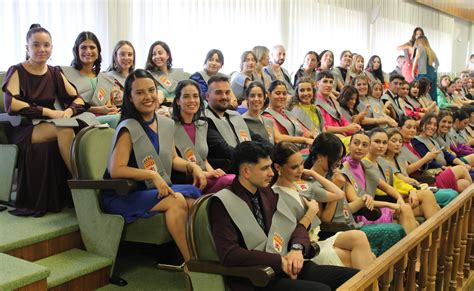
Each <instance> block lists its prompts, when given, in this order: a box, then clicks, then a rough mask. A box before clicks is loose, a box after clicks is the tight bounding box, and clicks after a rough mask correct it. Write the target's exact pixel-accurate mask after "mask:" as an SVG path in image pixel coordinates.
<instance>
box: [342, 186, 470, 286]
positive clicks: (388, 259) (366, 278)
mask: <svg viewBox="0 0 474 291" xmlns="http://www.w3.org/2000/svg"><path fill="white" fill-rule="evenodd" d="M473 195H474V185H471V186H470V187H468V188H467V189H466V190H464V191H463V192H462V193H461V194H459V196H458V197H456V199H454V200H453V201H451V202H450V203H449V204H448V205H447V206H445V207H444V208H443V209H441V210H440V211H439V212H438V213H436V214H435V215H434V216H433V217H431V218H430V219H428V220H426V221H425V222H424V223H423V224H422V225H420V226H419V227H417V228H416V229H415V230H414V231H412V232H411V233H410V234H408V235H407V236H406V237H404V238H403V239H402V240H400V241H399V242H398V243H396V244H395V245H394V246H393V247H391V248H390V249H389V250H388V251H386V252H385V253H384V254H382V255H381V256H380V257H378V258H377V259H376V260H375V261H374V262H373V263H372V264H371V265H370V266H368V267H367V268H364V269H363V270H361V271H360V272H359V273H357V274H356V275H355V276H354V277H352V278H351V279H350V280H348V281H347V282H346V283H344V284H343V285H342V286H340V287H339V288H338V289H337V290H338V291H342V290H365V289H366V288H369V287H371V286H374V284H376V282H377V280H379V279H380V281H381V283H382V284H387V283H390V282H387V281H388V280H389V281H392V278H393V279H395V281H398V283H400V280H397V274H391V272H392V271H393V270H394V269H395V270H397V268H398V269H399V270H401V269H400V268H399V266H400V265H403V266H404V267H403V270H404V269H405V267H406V265H407V264H406V262H407V261H408V260H410V259H409V253H410V252H412V253H413V252H415V253H416V249H417V248H418V247H419V246H421V245H422V243H423V244H424V246H425V249H426V247H427V248H428V250H429V247H430V246H432V247H433V248H436V247H437V245H436V244H435V242H439V236H440V234H441V230H442V228H443V225H444V226H448V227H449V226H450V224H449V222H451V225H456V221H457V220H458V215H459V212H460V210H462V209H463V207H465V206H466V205H467V207H465V208H464V209H463V210H465V212H467V211H468V209H467V208H469V209H470V208H471V207H472V206H473V205H472V197H473ZM473 211H474V210H473ZM467 213H470V214H471V217H467V218H466V219H465V220H462V221H461V222H459V224H461V223H463V222H465V223H466V224H467V225H469V226H470V222H469V221H470V219H471V218H472V211H471V212H467ZM452 217H454V218H455V219H454V220H453V219H451V218H452ZM466 228H467V226H464V224H463V225H460V226H457V227H456V229H453V230H451V231H453V232H455V233H456V230H458V232H459V234H461V230H463V229H466ZM469 228H470V229H472V228H471V226H470V227H469ZM453 237H454V236H453ZM428 240H429V241H428ZM453 243H454V241H453ZM457 251H458V252H459V249H458V250H457ZM454 252H455V254H456V250H454ZM424 255H427V254H426V253H425V254H424ZM467 256H468V257H469V254H467ZM433 257H435V258H436V255H434V256H433ZM457 259H458V260H459V259H461V260H463V262H464V260H465V258H464V257H463V258H459V255H458V257H457ZM424 261H425V260H424ZM404 262H405V263H404ZM403 263H404V264H403ZM425 268H426V269H428V268H429V266H426V267H425ZM452 268H456V270H457V268H458V266H456V265H454V266H452ZM431 271H432V270H431ZM425 272H426V271H425ZM446 275H448V277H447V278H451V273H450V274H447V273H446ZM459 275H460V274H458V276H459ZM407 277H410V276H407ZM387 278H389V279H387ZM398 279H400V278H398ZM428 281H429V282H430V283H432V284H434V278H428ZM401 282H403V278H402V279H401ZM393 283H395V284H397V283H396V282H393ZM424 283H425V282H424ZM444 283H445V284H448V283H451V282H446V280H445V282H444ZM425 284H426V283H425ZM445 286H447V285H445ZM397 287H398V288H396V290H402V289H399V288H403V286H397ZM458 287H460V286H458ZM430 289H431V288H430ZM441 289H443V288H441Z"/></svg>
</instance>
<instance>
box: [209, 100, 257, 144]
mask: <svg viewBox="0 0 474 291" xmlns="http://www.w3.org/2000/svg"><path fill="white" fill-rule="evenodd" d="M225 114H227V116H228V121H229V122H230V123H231V124H232V126H233V127H234V130H235V132H234V131H233V130H232V128H231V126H230V124H229V123H228V122H227V120H223V118H220V117H218V116H216V115H215V114H214V112H212V111H211V110H210V109H209V108H206V117H207V118H209V119H210V120H211V121H212V122H214V125H215V126H216V128H217V131H218V132H219V133H220V134H221V135H222V137H223V138H224V140H225V141H226V142H227V144H228V145H230V146H232V147H236V146H237V144H239V143H241V142H244V141H249V140H251V137H250V132H249V129H248V127H247V124H245V121H244V119H243V118H242V116H241V115H240V114H239V113H238V112H236V111H233V110H227V111H226V112H225ZM224 118H225V117H224ZM236 138H237V139H236Z"/></svg>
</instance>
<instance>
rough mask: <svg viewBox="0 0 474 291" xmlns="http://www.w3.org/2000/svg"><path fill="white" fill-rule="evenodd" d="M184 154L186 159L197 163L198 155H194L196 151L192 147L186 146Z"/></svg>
mask: <svg viewBox="0 0 474 291" xmlns="http://www.w3.org/2000/svg"><path fill="white" fill-rule="evenodd" d="M184 156H185V157H186V159H187V160H188V161H190V162H191V163H195V164H197V159H196V156H195V155H194V152H193V149H192V148H186V149H185V150H184Z"/></svg>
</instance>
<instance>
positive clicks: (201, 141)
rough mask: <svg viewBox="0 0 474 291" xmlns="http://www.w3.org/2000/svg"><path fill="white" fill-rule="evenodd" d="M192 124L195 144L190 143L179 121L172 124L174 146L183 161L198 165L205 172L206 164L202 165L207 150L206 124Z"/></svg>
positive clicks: (202, 122) (200, 121)
mask: <svg viewBox="0 0 474 291" xmlns="http://www.w3.org/2000/svg"><path fill="white" fill-rule="evenodd" d="M194 124H195V127H196V140H195V143H193V142H192V141H191V139H190V138H189V135H188V134H187V133H186V130H184V128H183V126H182V125H181V123H180V122H179V121H175V122H174V126H175V132H174V140H175V146H176V148H177V149H178V152H179V154H180V156H181V157H182V158H183V159H185V160H187V161H190V162H192V163H195V164H198V165H199V167H201V169H203V170H206V164H205V163H204V160H206V158H207V154H208V150H209V149H208V147H207V141H206V137H207V122H204V121H202V120H198V121H196V122H195V123H194Z"/></svg>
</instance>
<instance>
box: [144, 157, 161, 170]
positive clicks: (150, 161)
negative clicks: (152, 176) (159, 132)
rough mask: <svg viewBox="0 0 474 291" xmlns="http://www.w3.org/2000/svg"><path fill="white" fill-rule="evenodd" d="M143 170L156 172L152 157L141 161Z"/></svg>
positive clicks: (156, 168)
mask: <svg viewBox="0 0 474 291" xmlns="http://www.w3.org/2000/svg"><path fill="white" fill-rule="evenodd" d="M143 168H144V169H145V170H152V171H155V172H158V167H157V166H156V163H155V160H153V157H152V156H146V157H145V158H144V159H143Z"/></svg>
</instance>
